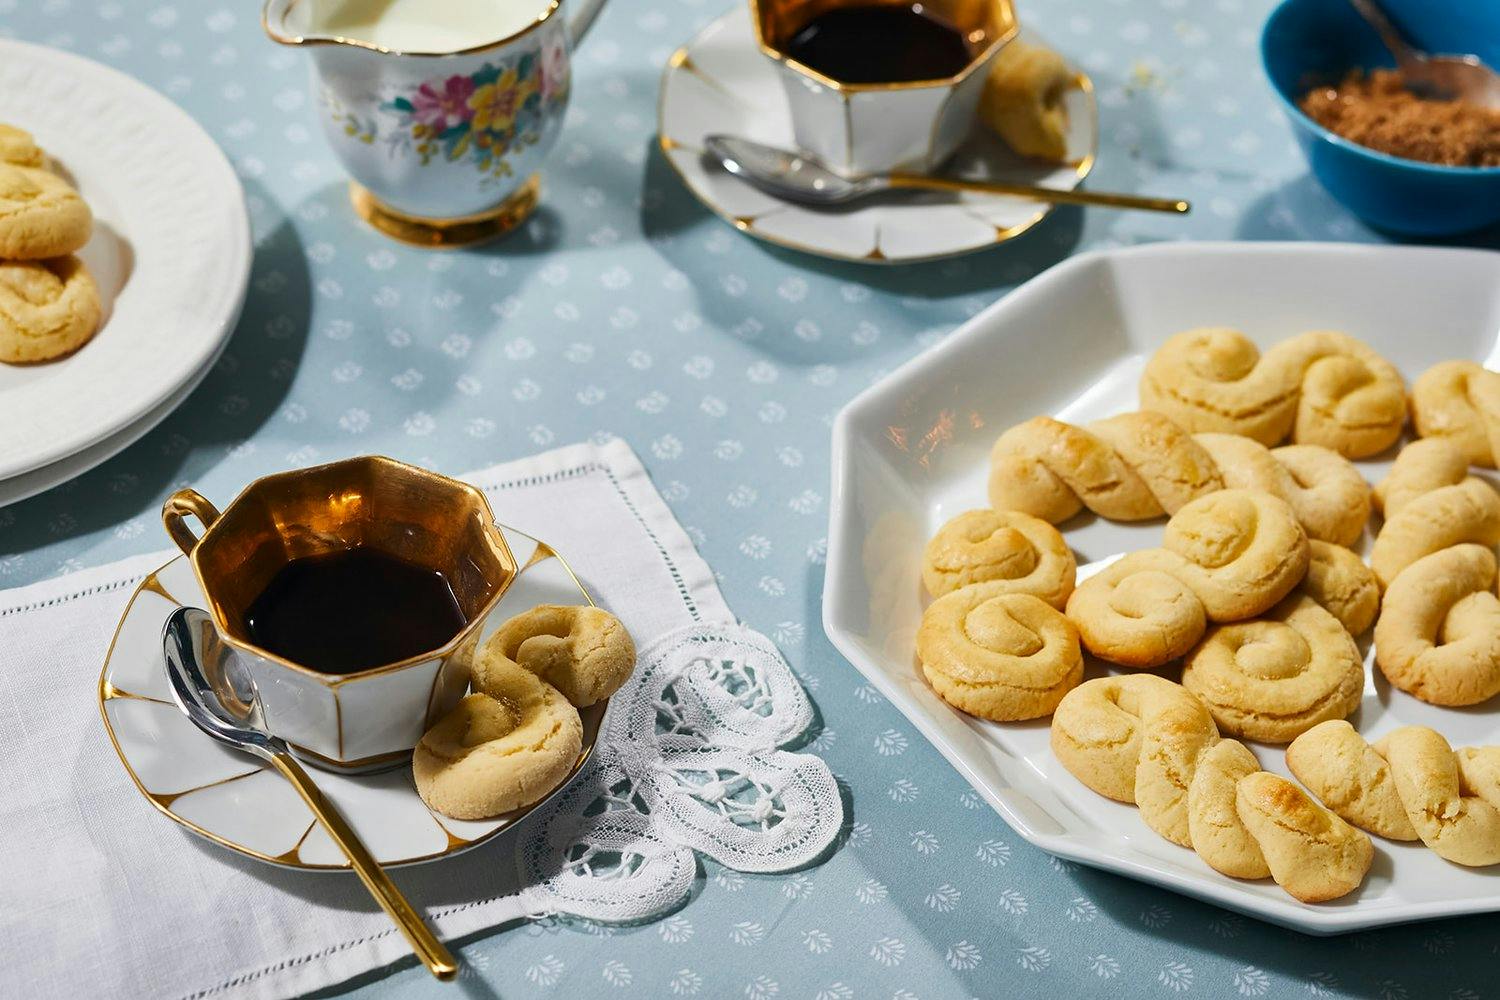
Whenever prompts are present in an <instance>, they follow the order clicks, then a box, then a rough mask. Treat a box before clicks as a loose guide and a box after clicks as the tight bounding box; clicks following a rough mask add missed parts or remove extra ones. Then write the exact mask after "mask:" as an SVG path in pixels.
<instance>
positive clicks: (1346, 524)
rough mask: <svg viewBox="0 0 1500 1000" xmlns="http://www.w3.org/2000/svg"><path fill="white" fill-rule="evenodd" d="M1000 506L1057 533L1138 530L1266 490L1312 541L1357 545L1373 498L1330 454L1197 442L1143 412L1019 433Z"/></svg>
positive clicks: (997, 498) (1009, 445)
mask: <svg viewBox="0 0 1500 1000" xmlns="http://www.w3.org/2000/svg"><path fill="white" fill-rule="evenodd" d="M990 463H991V464H990V481H989V493H990V502H991V503H992V504H993V505H994V506H995V507H996V508H998V509H1002V510H1019V511H1025V512H1026V513H1028V514H1033V515H1035V516H1037V517H1040V518H1043V519H1045V520H1048V521H1052V522H1054V523H1056V522H1059V521H1064V520H1066V519H1068V518H1069V517H1072V516H1073V515H1074V514H1076V513H1078V511H1079V510H1080V509H1082V508H1083V507H1087V508H1088V509H1089V510H1091V511H1093V512H1094V513H1096V514H1099V515H1100V516H1102V517H1108V518H1111V519H1114V520H1119V521H1138V520H1143V519H1145V518H1151V517H1159V516H1161V515H1162V514H1163V513H1166V514H1175V513H1177V511H1178V510H1179V509H1181V508H1182V507H1183V506H1184V505H1185V504H1187V503H1188V502H1189V501H1191V500H1194V499H1197V498H1198V497H1200V496H1205V495H1207V494H1209V493H1214V492H1217V491H1218V490H1221V489H1225V488H1226V487H1227V488H1229V489H1247V490H1259V491H1261V492H1264V493H1269V494H1271V495H1272V496H1275V497H1279V498H1280V499H1282V500H1285V501H1286V502H1287V503H1289V504H1291V506H1292V509H1293V511H1295V512H1296V515H1297V520H1298V521H1300V522H1301V523H1302V526H1303V527H1304V528H1305V529H1306V530H1307V533H1308V535H1309V536H1310V537H1312V538H1318V539H1322V540H1324V541H1329V542H1333V543H1335V544H1337V545H1352V544H1353V543H1354V541H1355V540H1356V539H1358V538H1359V536H1360V535H1361V534H1362V533H1363V532H1364V527H1365V521H1367V520H1368V519H1369V516H1370V488H1369V486H1368V484H1366V483H1365V480H1364V477H1362V476H1361V475H1360V474H1359V472H1358V470H1356V469H1355V468H1354V466H1352V465H1350V464H1349V462H1348V460H1346V459H1344V458H1343V457H1342V456H1340V455H1338V454H1337V453H1335V452H1332V451H1329V450H1328V449H1326V448H1319V447H1314V446H1311V445H1297V446H1289V447H1285V448H1277V449H1275V450H1274V451H1272V450H1269V449H1267V448H1266V447H1265V446H1264V445H1260V444H1257V443H1256V442H1254V441H1252V440H1250V439H1249V438H1244V437H1238V436H1235V435H1231V434H1189V433H1188V432H1187V431H1185V430H1184V429H1183V428H1182V427H1179V426H1178V425H1177V424H1176V423H1174V422H1173V421H1172V420H1170V419H1169V418H1167V417H1165V416H1163V415H1162V414H1160V413H1152V412H1150V411H1149V410H1143V411H1140V412H1136V413H1125V414H1121V415H1120V416H1117V417H1110V418H1109V419H1107V420H1098V421H1095V422H1094V423H1091V424H1089V425H1088V427H1087V428H1084V427H1077V426H1074V425H1072V424H1065V423H1062V422H1061V421H1058V420H1053V419H1051V418H1050V417H1036V418H1033V419H1031V420H1028V421H1026V422H1025V423H1021V424H1017V425H1016V426H1015V427H1012V428H1011V429H1010V430H1008V431H1006V432H1005V433H1004V434H1002V435H1001V436H1000V438H999V440H998V441H996V442H995V446H994V449H993V450H992V452H991V455H990Z"/></svg>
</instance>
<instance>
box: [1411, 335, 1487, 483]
mask: <svg viewBox="0 0 1500 1000" xmlns="http://www.w3.org/2000/svg"><path fill="white" fill-rule="evenodd" d="M1411 421H1412V425H1413V426H1414V427H1416V429H1417V433H1418V434H1419V435H1421V436H1422V437H1424V438H1437V439H1441V440H1444V441H1448V442H1450V443H1451V444H1453V445H1454V446H1455V447H1456V448H1457V449H1458V450H1459V452H1460V453H1461V454H1462V455H1463V456H1464V459H1465V460H1466V461H1467V462H1469V463H1471V464H1473V465H1483V466H1486V467H1488V468H1491V469H1493V468H1494V467H1495V464H1496V461H1497V459H1500V372H1492V371H1490V370H1489V369H1487V368H1485V367H1484V366H1483V365H1479V364H1475V363H1474V362H1473V361H1443V362H1440V363H1438V364H1435V365H1433V366H1432V367H1431V368H1429V369H1427V370H1426V371H1425V372H1423V373H1422V375H1421V377H1419V378H1418V379H1417V380H1416V382H1414V383H1412V387H1411Z"/></svg>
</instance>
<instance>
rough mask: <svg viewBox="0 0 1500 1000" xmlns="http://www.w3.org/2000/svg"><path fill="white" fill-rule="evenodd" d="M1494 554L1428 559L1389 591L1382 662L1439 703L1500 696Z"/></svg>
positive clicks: (1467, 552)
mask: <svg viewBox="0 0 1500 1000" xmlns="http://www.w3.org/2000/svg"><path fill="white" fill-rule="evenodd" d="M1495 575H1496V564H1495V555H1494V553H1493V552H1492V551H1491V550H1490V549H1488V548H1486V547H1485V546H1482V545H1455V546H1453V547H1452V548H1447V549H1442V550H1441V551H1438V552H1434V553H1433V554H1432V555H1430V556H1424V557H1423V558H1421V559H1418V560H1417V561H1416V562H1414V563H1412V564H1411V566H1409V567H1407V568H1406V569H1405V570H1403V571H1402V572H1401V574H1400V575H1399V576H1397V577H1396V579H1395V580H1394V581H1393V582H1392V583H1391V586H1390V588H1389V589H1388V590H1387V591H1386V592H1385V602H1384V604H1383V605H1382V606H1381V609H1380V620H1379V621H1377V622H1376V623H1375V665H1376V666H1377V667H1379V668H1380V672H1381V673H1382V674H1384V675H1385V677H1386V679H1387V680H1389V681H1390V682H1391V683H1392V684H1394V685H1395V686H1396V687H1398V688H1400V689H1401V690H1403V691H1405V692H1407V693H1408V694H1411V695H1414V696H1416V697H1418V698H1420V699H1422V700H1423V701H1426V702H1431V703H1432V704H1434V705H1477V704H1479V703H1480V702H1483V701H1488V700H1489V699H1491V698H1493V697H1494V696H1495V695H1497V694H1500V598H1497V597H1496V596H1495Z"/></svg>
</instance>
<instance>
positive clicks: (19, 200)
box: [0, 163, 94, 260]
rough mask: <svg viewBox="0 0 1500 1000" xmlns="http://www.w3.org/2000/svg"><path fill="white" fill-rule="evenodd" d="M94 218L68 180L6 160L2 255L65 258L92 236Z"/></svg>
mask: <svg viewBox="0 0 1500 1000" xmlns="http://www.w3.org/2000/svg"><path fill="white" fill-rule="evenodd" d="M93 227H94V217H93V214H92V213H91V212H90V211H89V206H88V204H87V203H86V202H84V200H83V199H82V198H80V197H79V196H78V192H77V191H74V190H73V188H72V187H71V186H70V185H69V184H68V182H67V181H65V180H63V179H62V178H61V177H58V176H57V175H56V174H51V173H48V172H47V171H45V170H42V169H40V168H37V167H17V166H13V165H11V164H6V163H0V259H5V260H41V259H44V258H47V257H63V256H66V255H67V254H70V253H73V252H74V251H76V250H78V249H80V248H81V247H82V246H83V245H84V244H85V243H87V242H88V241H89V234H90V233H91V232H92V231H93Z"/></svg>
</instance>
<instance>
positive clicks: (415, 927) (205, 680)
mask: <svg viewBox="0 0 1500 1000" xmlns="http://www.w3.org/2000/svg"><path fill="white" fill-rule="evenodd" d="M162 647H163V652H164V653H165V655H166V661H167V679H168V680H169V681H170V682H171V685H172V699H173V700H174V701H176V702H177V707H178V708H180V709H182V713H183V714H184V715H186V716H187V717H188V719H189V720H190V721H191V722H192V723H193V725H195V726H197V727H198V728H199V729H201V730H202V731H203V732H204V733H206V734H207V735H209V736H210V737H212V738H213V739H215V740H218V741H219V742H220V743H223V744H225V745H226V746H231V747H234V748H235V749H236V750H242V751H244V752H245V753H248V754H251V755H253V756H256V757H259V758H260V759H261V760H263V761H265V762H266V763H268V764H270V765H271V766H272V767H274V768H275V769H276V770H277V771H278V772H280V773H281V776H282V777H284V778H286V780H287V781H290V782H291V783H292V787H293V788H295V789H296V790H297V794H298V795H300V796H301V797H302V801H303V802H306V803H307V807H308V808H309V809H311V810H312V814H313V816H314V817H316V818H317V820H318V822H319V823H321V824H322V825H323V829H325V830H327V831H328V835H329V837H331V838H332V839H333V842H334V843H335V844H337V845H338V846H339V850H341V851H343V852H344V856H345V857H347V858H348V859H349V865H350V867H351V868H353V869H354V873H355V874H356V875H358V876H359V880H360V881H361V882H363V883H364V884H365V888H366V889H368V890H370V895H372V896H374V897H375V901H376V902H377V903H379V904H380V908H381V909H383V910H385V912H386V914H387V915H388V916H389V917H390V918H391V920H392V921H394V922H395V924H396V926H397V928H399V929H400V931H401V933H402V934H403V935H405V937H406V940H407V941H408V942H410V944H411V947H412V951H413V952H415V953H416V956H417V957H418V958H420V959H421V960H422V964H423V965H425V966H427V969H428V971H429V972H431V973H432V974H433V975H434V976H436V977H437V978H439V979H452V978H453V977H454V976H456V975H457V974H458V961H457V959H455V958H454V957H453V954H452V953H451V952H450V951H449V950H448V949H447V947H446V946H444V944H443V943H442V942H441V941H439V940H438V939H437V937H436V936H435V935H434V934H433V933H432V931H431V930H430V929H429V928H428V926H427V925H426V924H425V923H424V922H423V921H422V918H421V917H420V916H418V914H417V911H416V910H414V909H412V905H411V904H410V903H409V902H407V901H406V897H405V896H403V895H401V890H400V889H397V888H396V884H395V883H394V882H392V881H391V879H390V876H389V875H387V874H386V873H385V869H383V868H381V867H380V865H379V863H378V862H376V860H375V859H374V858H373V857H371V856H370V852H369V851H368V850H367V849H366V848H365V845H364V844H363V843H362V842H361V841H360V839H359V835H358V834H356V833H355V832H354V830H353V828H351V827H350V826H349V824H348V823H347V822H346V821H345V820H344V817H343V816H341V815H340V814H339V811H338V810H337V809H335V808H334V806H333V803H332V802H329V801H328V800H327V799H326V798H324V797H323V793H322V792H321V791H320V790H319V789H318V786H317V785H316V784H314V783H313V780H312V779H311V778H310V777H308V776H307V772H306V771H304V770H303V769H302V765H301V764H299V763H297V759H296V758H295V757H293V756H292V755H291V752H290V751H289V750H288V749H287V745H286V743H285V742H283V741H282V740H280V739H278V738H276V737H275V736H272V735H271V734H270V733H269V732H267V731H266V728H265V716H264V714H263V713H262V711H261V706H260V702H259V700H258V699H257V698H256V696H255V689H254V685H253V684H252V683H250V681H249V678H247V677H245V676H244V675H243V673H241V672H240V671H239V670H238V669H237V664H236V663H235V661H234V654H233V652H232V651H230V650H229V649H228V648H227V647H226V646H225V645H224V643H223V642H221V641H220V640H219V636H218V633H217V632H216V631H215V629H214V624H213V620H212V619H211V618H209V616H208V615H207V614H206V613H205V612H203V611H200V610H198V609H197V608H178V609H177V610H176V611H174V612H173V613H172V617H171V618H169V619H167V625H166V628H165V629H164V630H163V633H162ZM205 664H208V665H209V667H210V669H209V671H208V673H207V674H205V671H204V665H205ZM209 676H213V677H215V678H217V679H218V680H219V682H220V683H219V684H218V685H217V686H216V685H215V684H214V683H213V682H211V681H210V680H209ZM226 701H227V702H229V704H225V702H226Z"/></svg>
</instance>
